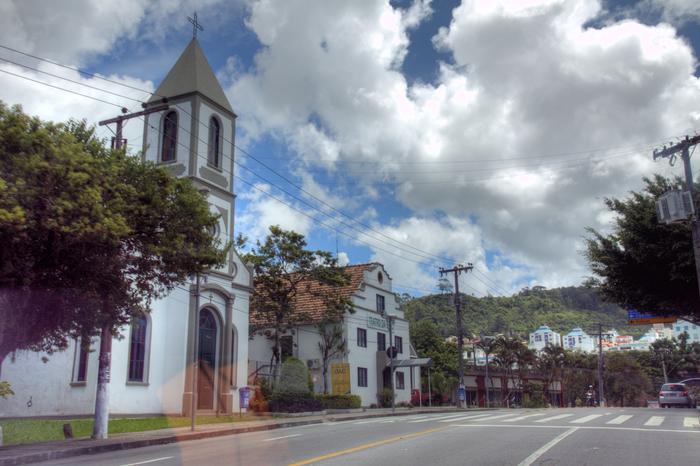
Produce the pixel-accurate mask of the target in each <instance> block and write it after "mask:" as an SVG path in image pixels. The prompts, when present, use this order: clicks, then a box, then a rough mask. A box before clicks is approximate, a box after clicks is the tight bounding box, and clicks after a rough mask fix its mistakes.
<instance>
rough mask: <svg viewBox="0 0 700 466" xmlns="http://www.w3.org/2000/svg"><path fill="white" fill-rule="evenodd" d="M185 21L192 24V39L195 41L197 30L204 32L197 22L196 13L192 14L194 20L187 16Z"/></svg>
mask: <svg viewBox="0 0 700 466" xmlns="http://www.w3.org/2000/svg"><path fill="white" fill-rule="evenodd" d="M187 21H189V22H190V23H192V38H193V39H196V38H197V29H199V30H200V31H204V28H203V27H202V25H201V24H199V22H198V21H197V12H196V11H195V12H194V18H190V17H189V16H188V17H187Z"/></svg>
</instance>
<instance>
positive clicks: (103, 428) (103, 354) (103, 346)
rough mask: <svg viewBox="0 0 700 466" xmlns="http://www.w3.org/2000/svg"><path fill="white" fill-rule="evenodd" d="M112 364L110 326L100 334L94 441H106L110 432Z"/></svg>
mask: <svg viewBox="0 0 700 466" xmlns="http://www.w3.org/2000/svg"><path fill="white" fill-rule="evenodd" d="M111 364H112V332H111V329H110V327H109V325H105V326H103V327H102V331H101V332H100V359H99V369H98V372H97V394H96V396H95V423H94V426H93V429H92V438H93V439H106V438H107V436H108V432H109V378H110V371H111Z"/></svg>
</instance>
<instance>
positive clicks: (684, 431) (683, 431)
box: [450, 424, 700, 434]
mask: <svg viewBox="0 0 700 466" xmlns="http://www.w3.org/2000/svg"><path fill="white" fill-rule="evenodd" d="M450 427H501V428H506V427H517V428H530V429H534V428H539V429H570V428H571V426H561V425H555V426H536V425H534V424H451V425H450ZM576 428H577V429H579V430H584V429H586V430H628V431H631V432H675V433H679V434H700V429H693V430H688V429H649V428H642V427H605V426H577V427H576Z"/></svg>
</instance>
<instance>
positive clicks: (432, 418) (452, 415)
mask: <svg viewBox="0 0 700 466" xmlns="http://www.w3.org/2000/svg"><path fill="white" fill-rule="evenodd" d="M460 416H464V413H459V414H450V415H449V416H441V417H431V418H429V419H419V420H417V421H409V422H411V423H417V422H429V421H439V420H441V419H452V418H455V417H460Z"/></svg>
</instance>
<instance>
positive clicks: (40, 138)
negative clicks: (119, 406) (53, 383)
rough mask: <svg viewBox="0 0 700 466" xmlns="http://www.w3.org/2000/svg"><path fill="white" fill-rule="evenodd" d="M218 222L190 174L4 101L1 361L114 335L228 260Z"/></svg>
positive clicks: (0, 128)
mask: <svg viewBox="0 0 700 466" xmlns="http://www.w3.org/2000/svg"><path fill="white" fill-rule="evenodd" d="M216 222H217V216H216V215H214V214H212V213H210V211H209V206H208V204H207V202H206V200H205V199H204V197H203V195H202V194H201V193H200V192H199V191H198V190H197V188H196V187H195V186H194V185H193V184H192V182H191V181H190V180H188V179H184V178H181V179H178V178H174V177H172V176H171V175H169V174H168V172H167V171H165V170H164V169H162V168H159V167H157V166H156V165H154V164H152V163H146V162H142V161H141V160H139V159H137V158H135V157H131V156H128V155H126V154H125V153H124V152H123V151H113V150H107V149H105V148H104V145H103V143H102V141H100V140H98V139H97V138H96V137H95V135H94V129H93V128H90V127H88V126H87V125H86V124H85V123H84V122H69V123H68V124H53V123H47V122H43V121H41V120H39V119H38V118H31V117H29V116H27V115H25V114H24V113H22V111H21V108H19V107H13V108H11V109H10V108H7V107H6V106H5V105H3V104H0V244H1V246H0V264H2V266H1V267H0V322H1V324H0V361H2V359H3V358H4V357H5V356H6V355H7V354H8V353H9V352H11V351H14V350H19V349H31V350H44V351H48V352H51V351H53V350H56V349H60V348H65V346H66V344H67V341H68V339H69V338H71V337H77V336H83V337H86V336H89V335H91V334H94V333H95V332H96V331H97V329H102V332H103V336H104V332H105V329H106V331H107V332H108V335H106V336H105V338H111V336H112V334H115V333H116V332H117V329H118V328H119V327H121V326H123V325H125V324H127V323H128V322H129V320H130V319H131V318H132V317H133V316H139V315H142V314H143V313H146V312H148V311H149V309H150V303H151V302H152V300H153V299H156V298H159V297H162V296H164V295H165V294H167V293H168V292H169V291H170V290H172V289H173V288H174V287H175V286H177V285H179V284H181V283H183V282H185V281H186V280H187V278H188V277H189V276H190V275H191V274H194V273H195V272H200V271H203V270H206V269H209V268H213V267H217V266H220V265H221V264H223V263H224V261H225V259H226V255H227V252H228V251H227V249H228V248H227V247H224V245H221V244H220V243H219V242H218V241H217V240H216V239H215V238H214V236H213V234H212V233H211V229H212V228H213V227H214V226H215V225H216ZM103 357H104V361H101V366H100V370H101V371H102V368H103V363H104V367H107V370H108V367H109V357H108V354H105V355H101V360H102V359H103ZM105 422H106V417H105ZM96 425H97V423H96ZM104 432H105V434H106V427H105V430H104Z"/></svg>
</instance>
